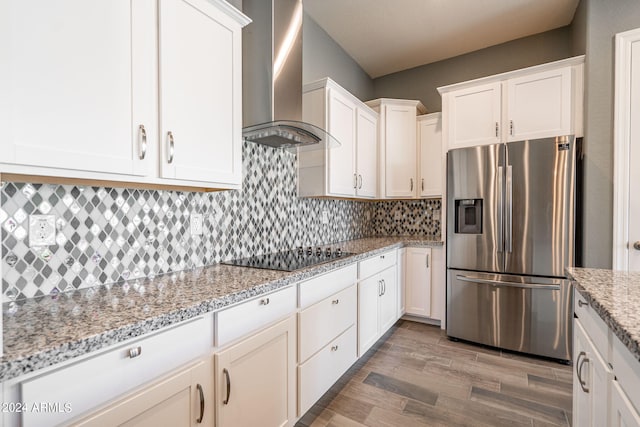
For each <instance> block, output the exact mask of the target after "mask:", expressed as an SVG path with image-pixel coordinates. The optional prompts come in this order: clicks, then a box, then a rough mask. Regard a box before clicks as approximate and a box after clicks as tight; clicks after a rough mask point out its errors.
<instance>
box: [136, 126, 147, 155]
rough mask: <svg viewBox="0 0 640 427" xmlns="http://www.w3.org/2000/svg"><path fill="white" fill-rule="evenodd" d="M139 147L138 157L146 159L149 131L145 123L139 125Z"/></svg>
mask: <svg viewBox="0 0 640 427" xmlns="http://www.w3.org/2000/svg"><path fill="white" fill-rule="evenodd" d="M138 147H139V151H138V157H139V158H140V160H144V157H145V156H146V155H147V131H146V130H145V128H144V125H140V126H138Z"/></svg>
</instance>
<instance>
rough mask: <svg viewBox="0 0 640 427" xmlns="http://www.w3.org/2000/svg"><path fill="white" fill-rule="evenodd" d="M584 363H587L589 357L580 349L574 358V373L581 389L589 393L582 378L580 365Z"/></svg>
mask: <svg viewBox="0 0 640 427" xmlns="http://www.w3.org/2000/svg"><path fill="white" fill-rule="evenodd" d="M581 357H583V359H582V361H580V358H581ZM585 363H589V358H588V357H587V353H585V352H584V351H581V352H580V354H579V355H578V359H577V360H576V374H577V377H578V382H579V383H580V388H582V391H584V392H585V393H589V388H588V387H586V385H587V382H586V381H585V380H583V379H582V366H583V365H584V364H585Z"/></svg>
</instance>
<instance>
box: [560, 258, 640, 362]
mask: <svg viewBox="0 0 640 427" xmlns="http://www.w3.org/2000/svg"><path fill="white" fill-rule="evenodd" d="M567 273H568V274H569V275H570V276H571V277H572V278H573V279H574V280H575V283H576V289H577V290H578V291H579V292H580V293H581V294H582V295H583V296H584V297H585V298H586V299H587V301H588V302H589V305H591V306H592V307H593V308H594V310H595V311H596V312H597V313H598V314H599V315H600V317H601V318H602V320H604V321H605V323H606V324H607V325H608V326H609V327H610V328H611V330H612V331H613V333H614V334H616V336H617V337H618V338H619V339H620V341H622V343H623V344H625V345H626V346H627V348H628V349H629V351H630V352H631V354H633V355H634V356H635V357H636V359H638V360H639V361H640V272H635V273H633V272H631V273H627V272H623V271H614V270H601V269H595V268H568V269H567Z"/></svg>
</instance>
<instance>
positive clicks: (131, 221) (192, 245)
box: [0, 143, 440, 302]
mask: <svg viewBox="0 0 640 427" xmlns="http://www.w3.org/2000/svg"><path fill="white" fill-rule="evenodd" d="M243 169H244V170H243V172H244V181H243V185H242V190H240V191H225V192H215V193H187V192H177V191H157V190H134V189H125V188H106V187H104V188H103V187H91V186H69V185H53V184H29V183H18V182H6V183H2V185H1V186H0V237H1V243H2V245H1V251H2V253H1V257H2V264H3V265H2V272H3V276H2V292H3V301H4V302H8V301H14V300H18V299H23V298H32V297H36V296H41V295H47V294H52V293H54V294H55V293H58V292H61V291H67V290H72V289H77V288H85V287H90V286H94V285H97V284H106V283H113V282H117V281H122V280H127V279H131V278H136V277H145V276H150V275H158V274H163V273H167V272H171V271H179V270H184V269H191V268H195V267H200V266H203V265H209V264H213V263H217V262H220V261H221V260H226V259H233V258H238V257H247V256H250V255H254V254H262V253H268V252H274V251H278V250H286V249H290V248H291V247H295V246H301V245H302V246H309V245H315V244H325V243H332V242H337V241H341V240H348V239H355V238H360V237H365V236H372V235H407V234H420V235H434V236H438V235H439V234H440V223H439V221H436V220H433V219H432V218H433V211H434V210H437V209H440V201H439V200H428V201H411V202H406V201H394V202H378V203H370V202H355V201H345V200H325V199H303V198H298V197H297V196H296V191H297V190H296V156H295V155H294V154H291V153H289V152H286V151H282V150H275V149H272V148H268V147H264V146H260V145H257V144H253V143H245V144H244V145H243ZM323 210H327V211H328V212H329V217H330V218H331V223H330V224H329V225H323V224H322V223H321V213H322V211H323ZM396 211H401V212H402V219H401V220H395V219H393V218H394V216H393V215H394V214H395V212H396ZM192 213H201V214H202V215H203V230H204V232H203V234H202V235H201V236H192V235H191V233H190V229H189V218H190V215H191V214H192ZM32 214H53V215H55V216H56V230H57V233H56V244H55V245H53V246H48V247H44V248H29V236H28V216H29V215H32Z"/></svg>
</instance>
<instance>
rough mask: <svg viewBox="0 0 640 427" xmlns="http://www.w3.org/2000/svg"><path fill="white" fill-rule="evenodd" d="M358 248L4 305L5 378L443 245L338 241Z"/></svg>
mask: <svg viewBox="0 0 640 427" xmlns="http://www.w3.org/2000/svg"><path fill="white" fill-rule="evenodd" d="M336 245H340V246H341V247H342V248H343V250H344V251H346V252H351V253H354V254H355V255H351V256H347V257H344V258H341V259H339V260H336V261H332V262H329V263H325V264H321V265H317V266H314V267H309V268H306V269H303V270H297V271H295V272H285V271H276V270H261V269H255V268H246V267H235V266H230V265H221V264H216V265H213V266H209V267H202V268H198V269H194V270H190V271H182V272H177V273H168V274H164V275H162V276H157V277H155V278H147V279H138V280H130V281H127V282H123V283H118V284H113V285H101V286H96V287H91V288H86V289H82V290H77V291H73V292H68V293H66V292H65V293H60V294H58V295H55V296H46V297H40V298H33V299H27V300H23V301H18V302H13V303H5V304H3V316H4V317H3V322H4V323H3V329H4V331H3V332H4V336H3V345H4V356H3V357H2V358H1V359H0V381H5V380H8V379H11V378H15V377H17V376H20V375H23V374H26V373H29V372H32V371H35V370H38V369H42V368H45V367H47V366H51V365H54V364H56V363H60V362H63V361H66V360H69V359H72V358H74V357H78V356H82V355H84V354H87V353H89V352H92V351H95V350H99V349H102V348H105V347H108V346H110V345H113V344H117V343H119V342H123V341H125V340H128V339H130V338H135V337H138V336H140V335H143V334H146V333H148V332H152V331H155V330H158V329H160V328H163V327H165V326H169V325H172V324H175V323H178V322H181V321H184V320H187V319H190V318H193V317H196V316H199V315H202V314H205V313H209V312H212V311H215V310H219V309H221V308H224V307H227V306H230V305H232V304H236V303H239V302H242V301H244V300H246V299H249V298H252V297H255V296H258V295H261V294H265V293H268V292H271V291H274V290H276V289H280V288H283V287H286V286H289V285H291V284H293V283H295V282H298V281H300V280H304V279H307V278H309V277H313V276H315V275H317V274H321V273H324V272H326V271H329V270H332V269H335V268H338V267H341V266H343V265H347V264H350V263H353V262H356V261H359V260H361V259H364V258H367V257H370V256H372V255H375V254H376V253H379V252H383V251H385V250H388V249H392V248H400V247H403V246H439V245H442V241H439V240H434V238H433V237H428V236H427V237H414V236H411V237H381V238H363V239H357V240H351V241H346V242H339V243H334V244H332V245H331V246H336Z"/></svg>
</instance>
